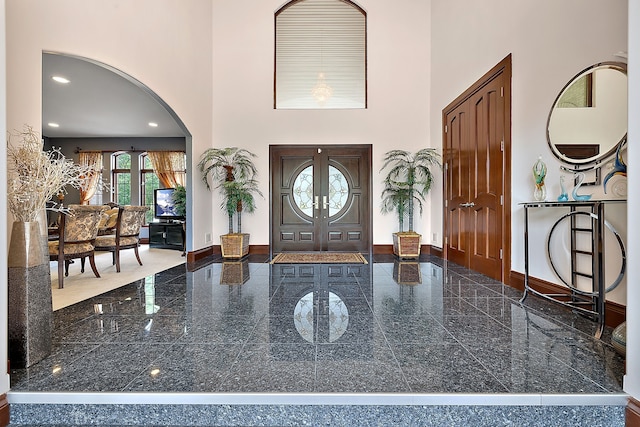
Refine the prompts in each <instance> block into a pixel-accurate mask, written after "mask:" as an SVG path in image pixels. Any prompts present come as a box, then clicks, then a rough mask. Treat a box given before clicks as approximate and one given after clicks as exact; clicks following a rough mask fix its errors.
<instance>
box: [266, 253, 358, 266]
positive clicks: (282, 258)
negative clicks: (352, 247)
mask: <svg viewBox="0 0 640 427" xmlns="http://www.w3.org/2000/svg"><path fill="white" fill-rule="evenodd" d="M271 264H368V262H367V260H366V259H365V258H364V257H363V256H362V254H359V253H344V252H299V253H293V252H291V253H290V252H283V253H280V254H278V255H276V256H275V257H274V258H273V260H272V261H271Z"/></svg>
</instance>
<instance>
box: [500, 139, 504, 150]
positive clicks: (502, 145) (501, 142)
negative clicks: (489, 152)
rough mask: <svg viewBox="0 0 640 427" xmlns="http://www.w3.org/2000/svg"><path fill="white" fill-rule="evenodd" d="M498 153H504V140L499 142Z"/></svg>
mask: <svg viewBox="0 0 640 427" xmlns="http://www.w3.org/2000/svg"><path fill="white" fill-rule="evenodd" d="M500 151H504V139H503V140H502V141H500Z"/></svg>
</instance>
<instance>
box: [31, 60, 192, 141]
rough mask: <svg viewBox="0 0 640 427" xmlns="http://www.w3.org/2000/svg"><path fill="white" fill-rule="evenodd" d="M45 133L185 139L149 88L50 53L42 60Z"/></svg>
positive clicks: (77, 135) (67, 135)
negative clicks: (56, 80) (59, 77)
mask: <svg viewBox="0 0 640 427" xmlns="http://www.w3.org/2000/svg"><path fill="white" fill-rule="evenodd" d="M53 76H61V77H64V78H66V79H68V80H69V83H66V84H61V83H57V82H55V81H54V80H52V77H53ZM150 122H153V123H157V125H158V126H157V127H151V126H149V123H150ZM49 123H57V124H58V125H59V127H57V128H56V127H51V126H49V125H48V124H49ZM42 127H43V129H42V135H43V136H46V137H50V138H98V137H183V136H185V132H184V131H183V130H182V129H181V127H180V125H179V123H177V122H176V120H175V119H174V117H173V116H172V115H171V114H170V112H168V111H167V109H166V108H165V107H164V106H163V105H162V102H161V101H160V100H159V99H157V97H155V96H154V95H153V94H152V93H151V92H150V91H149V90H148V89H147V88H146V87H145V86H144V85H142V84H140V83H139V82H135V81H132V80H131V79H127V78H125V77H124V74H121V73H118V72H117V71H116V70H110V69H107V68H105V67H103V66H101V65H97V64H94V63H92V62H90V61H86V60H83V59H79V58H75V57H70V56H64V55H57V54H49V53H45V54H43V55H42Z"/></svg>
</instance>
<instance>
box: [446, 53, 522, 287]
mask: <svg viewBox="0 0 640 427" xmlns="http://www.w3.org/2000/svg"><path fill="white" fill-rule="evenodd" d="M501 73H503V75H504V93H503V97H504V118H503V122H504V144H503V165H502V167H503V171H504V176H503V191H502V194H503V201H502V227H501V230H502V271H501V276H502V282H503V283H506V284H509V283H508V282H509V281H510V280H509V278H510V272H511V54H509V55H507V56H506V57H505V58H504V59H503V60H502V61H500V62H499V63H498V64H497V65H496V66H495V67H493V68H492V69H491V70H489V71H488V72H487V73H486V74H484V75H483V76H482V77H481V78H480V79H479V80H478V81H476V82H475V83H474V84H473V85H471V86H470V87H469V88H468V89H467V90H465V91H464V92H463V93H462V94H461V95H459V96H458V97H457V98H456V99H455V100H454V101H452V102H451V103H450V104H449V105H448V106H447V107H446V108H445V109H444V110H442V141H443V144H442V146H443V148H446V141H447V139H446V138H447V133H446V124H447V116H448V114H449V113H451V112H452V111H454V110H455V109H456V108H458V107H459V106H460V105H462V104H463V103H464V102H466V101H467V100H469V99H470V98H471V97H472V96H473V95H474V94H475V93H477V92H478V91H479V90H480V89H482V88H483V87H484V86H485V85H486V84H487V83H488V82H490V81H492V80H493V79H494V78H496V77H497V76H499V75H500V74H501ZM445 155H446V153H445ZM448 173H452V171H445V174H448ZM447 181H448V180H447V178H446V177H445V179H444V184H443V186H444V189H443V198H445V199H446V195H447V188H446V183H447ZM443 205H444V203H443ZM443 219H444V221H443V236H447V231H448V228H449V227H451V224H448V223H447V207H446V206H443ZM443 247H444V257H445V259H448V254H447V244H446V242H445V243H444V244H443Z"/></svg>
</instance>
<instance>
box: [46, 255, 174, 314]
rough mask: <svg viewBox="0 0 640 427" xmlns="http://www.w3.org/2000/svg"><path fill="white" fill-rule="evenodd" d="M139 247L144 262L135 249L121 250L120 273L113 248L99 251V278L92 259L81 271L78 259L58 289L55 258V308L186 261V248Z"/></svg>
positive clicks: (52, 269) (52, 271) (53, 280)
mask: <svg viewBox="0 0 640 427" xmlns="http://www.w3.org/2000/svg"><path fill="white" fill-rule="evenodd" d="M139 251H140V259H141V260H142V264H143V265H142V266H141V265H140V264H138V261H137V260H136V255H135V253H134V252H133V250H124V251H122V252H120V273H117V272H116V266H115V265H113V264H112V256H111V252H100V253H97V254H96V258H95V259H96V267H97V268H98V273H100V277H99V278H98V277H96V276H95V275H94V274H93V271H92V270H91V265H90V264H89V260H88V259H87V260H86V261H85V267H84V273H81V272H80V260H75V262H74V263H73V264H71V265H70V266H69V276H68V277H65V278H64V288H63V289H58V263H57V262H51V263H50V264H49V265H50V267H51V291H52V294H53V310H54V311H55V310H59V309H61V308H63V307H67V306H69V305H72V304H75V303H77V302H80V301H84V300H86V299H88V298H91V297H93V296H96V295H100V294H102V293H104V292H107V291H110V290H113V289H116V288H119V287H121V286H124V285H126V284H129V283H131V282H135V281H136V280H139V279H143V278H145V277H147V276H150V275H152V274H154V273H158V272H160V271H164V270H166V269H168V268H171V267H175V266H176V265H180V264H184V263H185V262H186V258H185V257H183V256H182V251H177V250H173V249H156V248H153V249H150V248H149V245H142V246H140V249H139Z"/></svg>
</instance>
